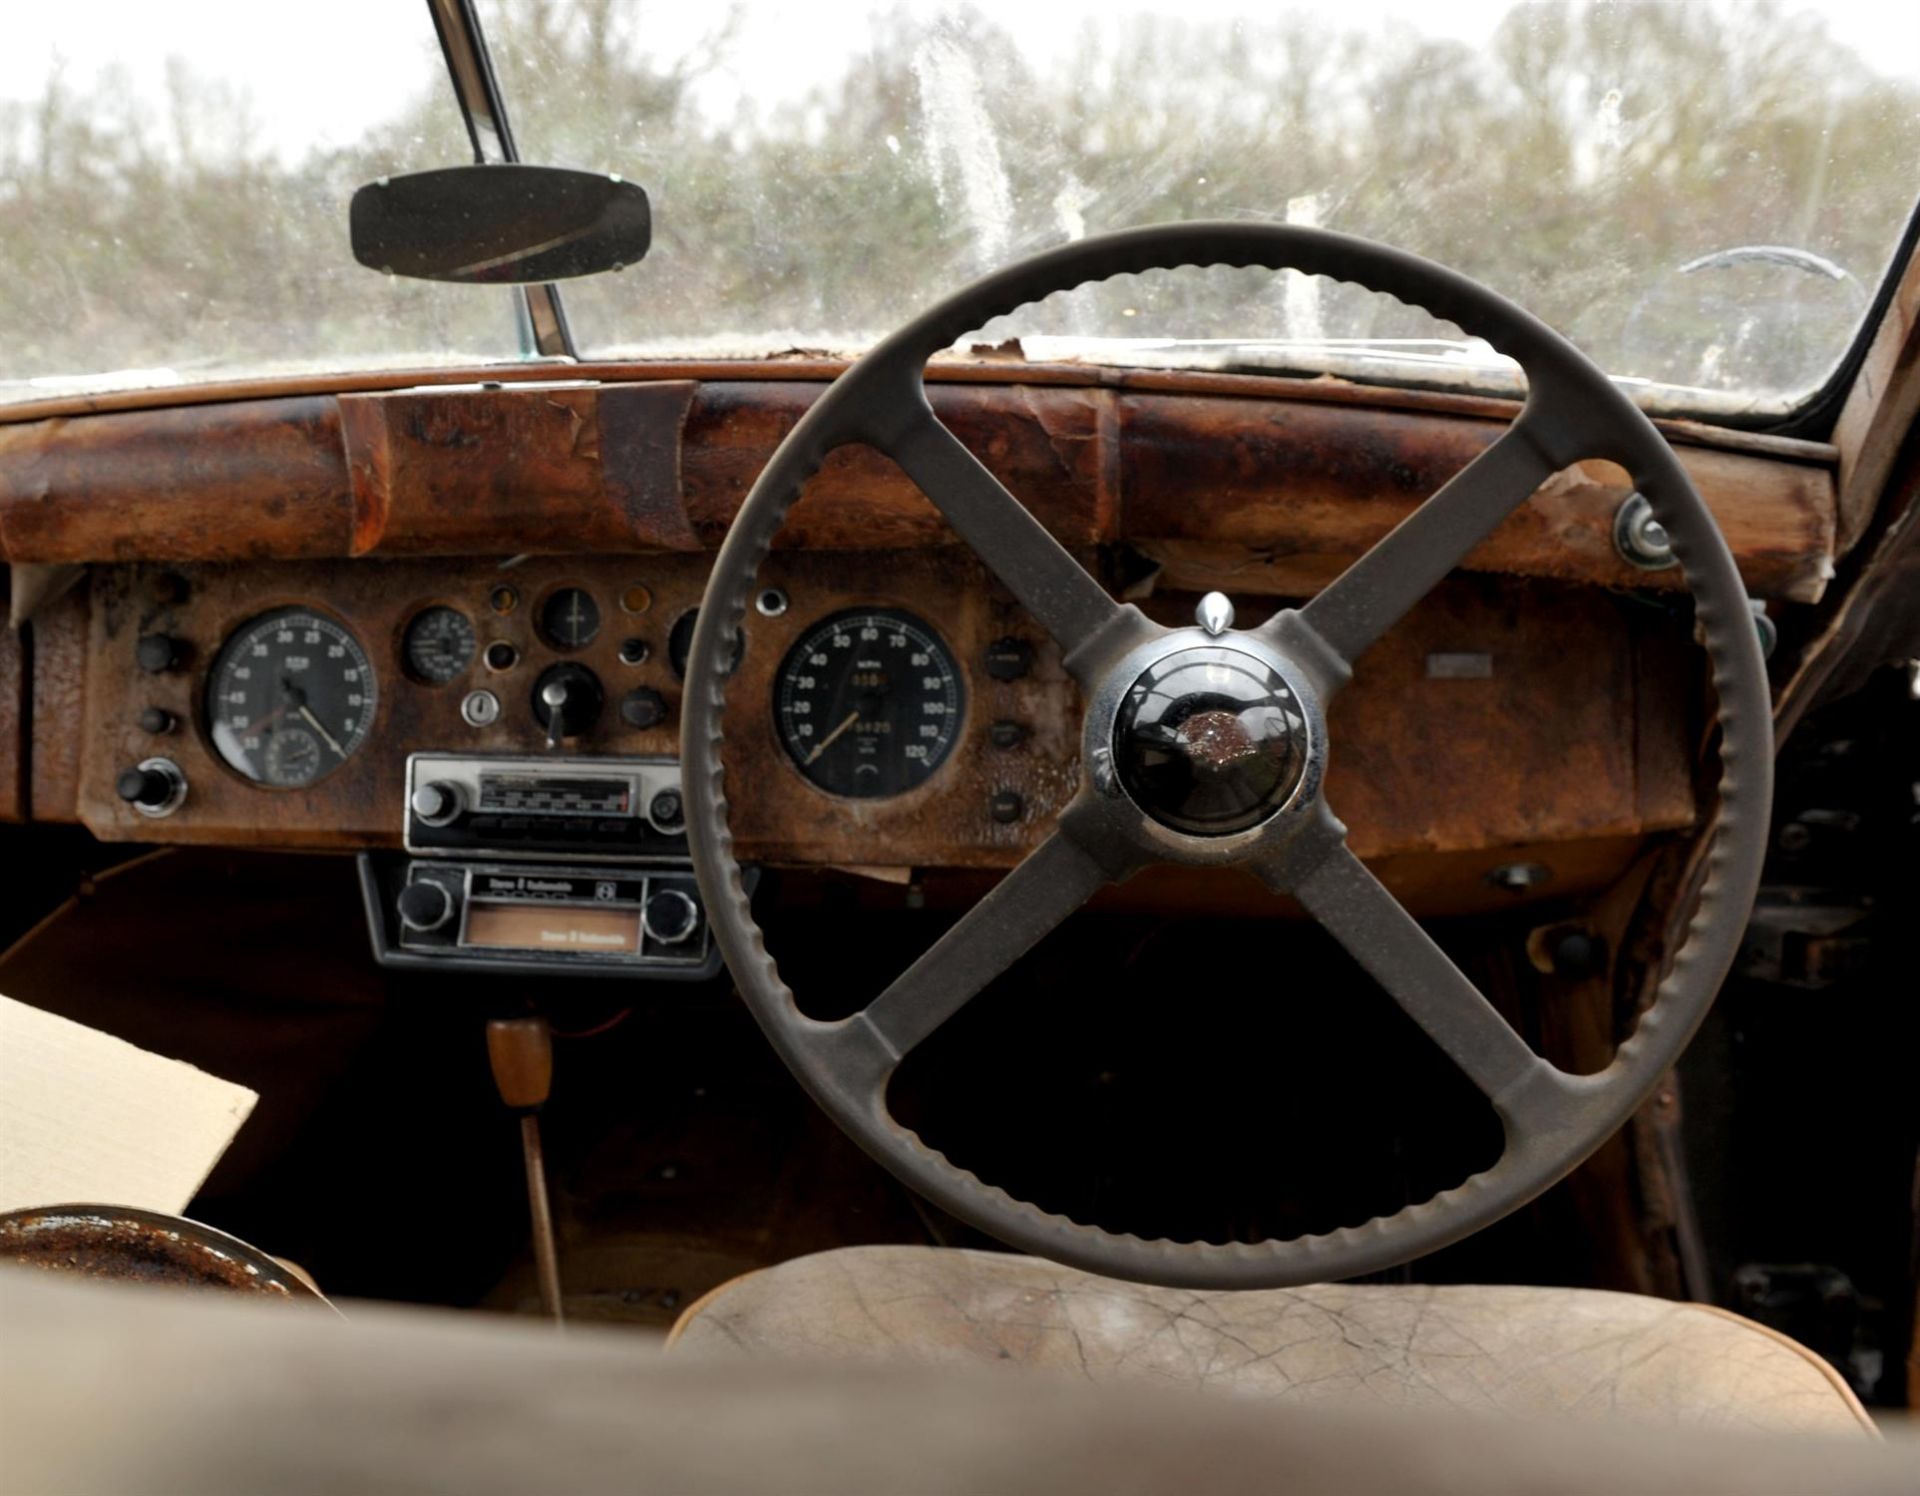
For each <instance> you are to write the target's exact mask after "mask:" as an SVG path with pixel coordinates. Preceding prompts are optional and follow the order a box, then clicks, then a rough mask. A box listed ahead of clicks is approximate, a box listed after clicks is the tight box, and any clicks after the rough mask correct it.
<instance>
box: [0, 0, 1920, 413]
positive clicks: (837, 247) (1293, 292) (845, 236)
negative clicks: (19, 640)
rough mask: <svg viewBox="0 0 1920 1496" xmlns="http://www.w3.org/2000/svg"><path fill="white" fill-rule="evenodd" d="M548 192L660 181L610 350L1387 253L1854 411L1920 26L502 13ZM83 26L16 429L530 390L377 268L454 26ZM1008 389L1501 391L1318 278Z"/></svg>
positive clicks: (25, 253)
mask: <svg viewBox="0 0 1920 1496" xmlns="http://www.w3.org/2000/svg"><path fill="white" fill-rule="evenodd" d="M479 11H480V15H481V17H482V19H483V21H484V23H485V25H486V28H487V32H488V36H489V39H490V42H491V46H492V51H493V55H494V61H495V64H496V67H497V70H498V72H499V74H500V80H501V83H502V87H503V90H504V93H505V95H506V98H507V102H508V105H509V108H510V111H511V113H512V116H513V119H514V124H515V130H516V134H517V135H518V137H519V144H520V147H521V153H522V155H523V156H524V157H525V158H526V159H529V160H543V161H551V162H554V163H557V164H562V165H572V166H585V167H593V168H599V169H605V170H609V171H616V172H619V173H621V174H622V175H624V176H626V177H628V178H630V179H632V180H635V181H638V182H640V183H642V184H643V185H644V186H645V187H646V189H647V191H648V192H649V194H650V195H651V197H652V199H653V204H654V248H653V251H652V253H651V255H650V256H649V257H648V258H647V259H646V260H645V261H644V262H642V263H641V264H639V265H636V266H633V267H630V268H629V269H628V270H626V271H625V272H623V273H621V274H619V275H617V276H610V277H603V278H600V279H596V280H591V281H576V282H572V283H570V284H569V285H568V286H567V287H566V295H567V299H568V308H569V311H570V313H571V318H572V323H573V328H574V332H575V335H576V338H577V340H578V341H579V343H580V345H581V351H582V352H583V353H584V354H587V355H590V356H637V357H658V356H673V355H682V354H692V355H705V356H739V357H763V356H768V355H780V354H784V353H789V352H795V351H801V352H809V351H826V352H835V353H841V352H853V351H857V350H859V349H860V348H862V347H864V346H866V345H868V344H869V343H870V342H871V341H872V340H873V339H874V338H875V337H877V336H878V335H880V334H881V333H883V332H885V331H886V330H888V329H890V328H892V327H894V326H897V325H898V324H899V323H901V322H903V321H905V320H906V319H907V318H909V317H911V316H913V315H914V314H915V313H916V312H918V311H919V310H921V309H922V308H924V307H925V306H926V305H927V304H928V303H929V302H931V301H933V300H934V299H936V298H937V297H939V296H941V295H943V294H945V293H947V292H948V291H950V290H952V289H953V288H955V287H956V286H958V285H959V284H961V283H963V282H964V281H966V280H968V279H969V278H971V277H973V276H975V275H977V274H979V273H981V272H982V271H984V270H986V269H988V268H990V267H992V266H995V265H998V264H1001V263H1004V262H1006V261H1007V260H1009V259H1011V258H1013V257H1015V256H1018V255H1021V254H1024V253H1027V252H1029V251H1032V250H1036V249H1039V248H1043V247H1045V246H1047V245H1050V244H1056V243H1059V242H1062V241H1064V240H1067V239H1070V238H1073V237H1076V236H1078V235H1081V234H1086V233H1094V232H1098V231H1101V230H1104V229H1110V228H1116V227H1122V226H1129V225H1136V224H1143V223H1152V222H1157V221H1164V220H1169V219H1176V218H1191V217H1199V216H1210V217H1230V218H1262V219H1274V220H1280V221H1288V222H1294V223H1303V224H1319V225H1322V226H1325V227H1328V228H1334V229H1340V230H1344V231H1347V232H1351V233H1358V234H1364V235H1369V236H1373V237H1376V238H1379V239H1382V240H1385V241H1387V242H1390V243H1394V244H1398V245H1401V246H1404V247H1406V248H1409V249H1412V250H1415V251H1418V252H1420V253H1423V254H1426V255H1429V256H1432V257H1434V258H1436V259H1439V260H1441V261H1443V262H1445V263H1448V264H1451V265H1454V266H1456V267H1458V268H1460V269H1462V270H1464V271H1466V272H1467V273H1468V274H1470V275H1474V276H1476V277H1478V278H1480V279H1482V280H1484V281H1486V282H1487V283H1488V284H1490V285H1491V286H1493V287H1494V288H1495V289H1496V290H1499V291H1501V292H1504V293H1505V294H1507V295H1509V296H1511V297H1513V298H1514V299H1516V300H1518V301H1519V302H1520V303H1521V304H1523V305H1525V306H1527V307H1529V308H1530V309H1531V310H1533V311H1535V312H1537V313H1538V314H1540V315H1541V316H1543V317H1544V318H1546V319H1547V320H1548V321H1549V322H1551V323H1553V324H1554V325H1556V326H1557V327H1559V328H1561V329H1562V330H1563V331H1565V332H1567V333H1568V334H1569V335H1571V336H1572V337H1573V338H1574V339H1575V340H1576V341H1577V342H1579V343H1580V344H1581V345H1582V346H1583V347H1584V348H1585V349H1586V350H1587V351H1588V352H1589V353H1591V354H1592V355H1593V356H1594V357H1595V358H1596V359H1597V360H1598V361H1599V362H1600V363H1601V364H1602V365H1603V366H1605V367H1606V368H1607V369H1609V370H1610V371H1611V372H1612V373H1614V374H1615V375H1616V376H1617V377H1620V378H1622V379H1623V380H1627V381H1629V382H1631V383H1632V384H1633V386H1634V387H1635V388H1636V389H1637V390H1638V391H1640V393H1641V395H1642V398H1643V399H1645V400H1646V401H1647V403H1649V404H1650V405H1653V406H1654V407H1656V408H1662V409H1677V410H1689V411H1697V412H1700V413H1702V414H1708V415H1713V416H1719V417H1725V418H1729V419H1737V420H1744V421H1749V422H1754V423H1763V422H1765V421H1767V420H1769V419H1773V418H1776V417H1777V416H1778V415H1780V414H1782V413H1784V412H1786V411H1788V410H1790V409H1791V408H1792V406H1793V405H1794V404H1795V403H1796V402H1797V401H1799V400H1800V399H1802V398H1803V397H1804V396H1805V395H1806V394H1807V393H1808V392H1809V391H1811V390H1813V389H1815V388H1816V387H1817V386H1819V385H1820V384H1821V383H1822V381H1823V380H1824V379H1825V378H1826V376H1827V374H1828V373H1829V371H1830V370H1831V369H1832V368H1833V366H1834V364H1835V362H1836V360H1837V359H1838V358H1839V357H1840V356H1841V354H1842V353H1843V351H1844V350H1845V348H1846V347H1847V345H1848V342H1849V340H1850V337H1851V335H1852V333H1853V330H1854V328H1855V327H1856V325H1857V323H1858V321H1859V319H1860V317H1861V315H1862V313H1863V312H1864V311H1865V309H1866V307H1867V304H1868V302H1869V300H1870V299H1871V296H1872V294H1873V290H1874V288H1875V286H1876V284H1877V283H1878V281H1879V279H1880V278H1881V276H1882V274H1883V272H1884V270H1885V267H1886V266H1887V264H1888V262H1889V259H1890V256H1891V254H1892V252H1893V250H1894V248H1895V246H1896V244H1897V242H1898V239H1899V236H1900V233H1901V229H1902V225H1903V222H1904V220H1905V217H1906V215H1907V213H1908V211H1909V209H1910V206H1911V203H1912V198H1913V194H1914V191H1915V187H1916V177H1915V173H1914V169H1913V162H1914V161H1915V160H1916V159H1920V20H1917V19H1915V17H1916V16H1920V11H1915V12H1914V15H1913V16H1909V15H1907V13H1906V11H1905V10H1903V9H1902V8H1899V7H1888V6H1885V5H1882V4H1879V3H1878V0H1823V3H1821V4H1819V5H1816V6H1812V7H1803V6H1799V5H1795V4H1792V3H1776V0H1725V3H1721V0H1615V3H1598V0H1533V3H1528V4H1520V5H1515V4H1512V3H1511V0H1439V3H1424V4H1416V3H1413V0H1338V3H1334V0H1320V3H1313V4H1305V5H1299V6H1294V7H1284V6H1282V7H1274V6H1270V5H1265V4H1256V3H1253V0H1237V3H1234V0H1185V3H1183V4H1181V5H1179V6H1169V5H1167V4H1165V3H1164V0H1149V3H1145V4H1142V3H1137V0H1049V3H1047V4H1045V5H1036V4H1034V3H1032V0H973V3H969V4H965V5H954V4H944V3H936V0H884V3H867V0H850V3H847V4H843V5H835V6H831V7H816V6H794V5H790V4H784V3H777V0H740V3H737V4H734V5H732V6H730V7H728V6H681V7H664V6H659V5H648V4H642V3H639V0H480V4H479ZM294 16H295V13H294V12H290V11H288V10H287V9H286V8H284V7H279V6H259V5H238V4H235V5H217V6H216V5H207V6H199V5H195V6H154V5H151V4H147V3H143V0H69V3H68V4H65V5H62V6H48V7H33V8H27V9H23V10H22V11H21V12H20V13H19V14H18V15H16V16H12V17H10V18H9V21H8V29H7V41H8V45H7V47H6V48H4V49H0V208H4V210H5V211H4V212H0V246H3V247H4V254H3V255H0V264H4V266H5V267H6V275H5V277H4V279H0V338H4V348H5V353H4V355H0V400H4V399H23V398H32V397H34V396H38V395H44V394H48V393H60V392H66V391H71V390H74V389H87V388H114V387H120V386H125V385H132V384H142V383H167V382H181V381H202V380H207V379H216V378H223V377H230V376H233V375H244V374H254V373H262V372H268V371H272V370H276V369H299V368H323V369H357V368H377V367H394V366H404V365H417V364H423V363H438V362H447V361H462V362H484V361H488V360H494V359H511V358H515V357H519V356H521V355H522V348H521V345H520V343H519V340H518V336H517V333H516V329H515V325H514V322H513V320H512V317H511V310H510V309H511V302H510V300H509V299H508V298H507V297H506V296H504V295H502V294H501V293H499V292H497V291H494V290H491V289H487V288H475V287H462V286H437V285H430V284H425V283H419V282H408V281H403V280H393V279H383V278H382V277H380V276H378V275H376V274H373V273H371V272H369V271H366V270H364V269H362V268H361V267H359V266H358V265H356V264H354V262H353V260H352V257H351V255H350V254H349V252H348V248H347V242H346V232H345V223H346V201H347V198H348V196H349V195H350V193H351V190H352V188H353V187H354V186H356V185H358V184H359V183H361V182H365V181H368V180H371V179H373V178H374V177H377V176H380V175H385V174H390V173H398V172H403V171H409V170H417V169H422V168H425V167H429V166H441V165H448V164H452V163H455V162H459V161H462V160H464V159H467V158H468V145H467V141H466V137H465V134H464V131H463V129H462V126H461V123H460V119H459V115H458V113H457V111H456V109H455V106H454V103H453V97H452V93H451V90H450V88H449V87H448V84H447V81H446V77H445V71H444V67H443V65H442V62H441V58H440V55H439V51H438V47H437V45H436V43H435V40H434V36H433V30H432V25H431V22H430V19H429V14H428V10H427V7H426V5H425V4H422V3H417V0H338V3H335V4H330V5H329V6H328V7H327V9H326V22H325V24H324V25H321V26H314V25H308V24H299V23H296V20H295V19H294ZM969 343H985V344H991V345H995V346H999V347H1001V349H1002V355H1003V356H1007V357H1013V356H1025V357H1027V358H1030V359H1042V358H1044V359H1069V358H1071V359H1090V360H1097V361H1103V362H1119V363H1147V364H1152V363H1161V364H1166V363H1171V364H1176V365H1192V366H1213V367H1235V368H1277V369H1284V370H1297V371H1301V372H1306V373H1314V372H1318V371H1332V372H1337V373H1343V374H1349V375H1354V376H1358V377H1363V378H1372V379H1380V380H1387V381H1399V382H1415V383H1428V384H1439V385H1443V386H1445V385H1455V386H1459V385H1465V386H1470V387H1488V388H1496V389H1497V388H1501V387H1503V386H1504V385H1505V384H1506V383H1507V382H1508V381H1509V379H1510V377H1511V375H1510V371H1508V370H1507V369H1506V368H1505V367H1504V366H1503V365H1502V364H1501V363H1500V362H1499V361H1497V360H1492V359H1490V358H1489V356H1488V354H1487V351H1486V350H1485V349H1484V348H1482V347H1478V346H1476V345H1474V344H1473V343H1471V342H1470V341H1468V340H1465V339H1463V338H1462V337H1461V335H1460V334H1459V332H1458V331H1457V330H1456V329H1453V328H1451V327H1449V326H1447V325H1445V324H1441V323H1436V322H1433V321H1431V320H1430V319H1427V318H1425V317H1424V316H1422V315H1420V314H1418V313H1415V312H1413V311H1411V310H1409V309H1406V308H1401V307H1397V306H1395V305H1393V304H1391V303H1388V302H1384V301H1382V300H1381V299H1379V298H1374V297H1368V296H1364V295H1362V294H1360V293H1359V292H1357V291H1355V290H1353V289H1351V288H1347V287H1337V286H1331V285H1328V284H1326V283H1324V282H1319V281H1311V280H1307V279H1305V278H1302V277H1299V276H1291V275H1288V276H1279V277H1274V276H1268V275H1266V274H1264V273H1255V272H1222V271H1211V272H1202V271H1198V270H1186V271H1179V272H1173V273H1168V274H1164V275H1155V276H1150V277H1144V278H1138V279H1132V278H1129V279H1127V280H1122V281H1115V282H1112V283H1110V284H1108V285H1106V286H1103V287H1098V288H1090V289H1088V290H1085V291H1081V292H1078V293H1075V294H1073V295H1068V296H1061V297H1056V298H1054V299H1053V300H1051V301H1049V302H1048V303H1046V304H1045V305H1043V306H1041V307H1038V308H1032V309H1029V310H1027V311H1025V312H1023V313H1020V314H1017V315H1016V316H1014V317H1011V318H1008V319H1004V320H1003V321H1002V322H1001V323H999V324H996V325H995V326H993V327H990V328H985V329H982V330H981V333H980V335H979V336H978V337H977V338H974V339H970V340H969Z"/></svg>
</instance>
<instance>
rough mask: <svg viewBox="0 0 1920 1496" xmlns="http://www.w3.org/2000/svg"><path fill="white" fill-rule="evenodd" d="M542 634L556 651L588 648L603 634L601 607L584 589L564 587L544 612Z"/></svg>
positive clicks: (542, 613) (541, 617) (551, 599)
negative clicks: (601, 631) (594, 637)
mask: <svg viewBox="0 0 1920 1496" xmlns="http://www.w3.org/2000/svg"><path fill="white" fill-rule="evenodd" d="M540 632H541V633H542V634H543V635H544V636H545V637H546V641H547V643H549V644H551V645H552V646H553V647H554V648H555V649H584V648H586V646H587V645H589V644H591V643H592V642H593V636H594V635H595V634H597V633H599V632H600V605H599V604H598V603H596V602H595V601H594V600H593V598H592V596H591V595H590V594H589V593H588V592H587V591H586V590H585V589H584V588H581V587H562V588H561V589H560V590H559V591H558V592H556V593H554V594H553V595H552V596H551V597H549V598H548V599H547V600H546V603H545V604H544V605H543V606H542V607H541V609H540Z"/></svg>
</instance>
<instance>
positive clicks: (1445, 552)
mask: <svg viewBox="0 0 1920 1496" xmlns="http://www.w3.org/2000/svg"><path fill="white" fill-rule="evenodd" d="M1558 466H1559V465H1558V464H1556V463H1555V462H1553V460H1552V459H1551V458H1550V457H1549V456H1548V455H1547V449H1546V447H1545V446H1544V445H1543V444H1542V443H1541V442H1540V441H1538V440H1537V439H1536V438H1535V435H1534V431H1533V428H1532V426H1531V424H1530V422H1529V419H1528V415H1527V414H1526V413H1525V412H1523V413H1522V414H1521V416H1520V418H1519V419H1518V420H1516V421H1515V422H1514V423H1513V424H1512V425H1511V426H1509V427H1508V428H1507V429H1506V431H1505V432H1503V433H1502V434H1501V435H1500V437H1499V439H1498V440H1496V441H1495V442H1494V443H1493V445H1492V446H1490V447H1488V448H1487V449H1486V450H1485V451H1484V452H1482V453H1481V454H1480V455H1479V456H1478V457H1476V458H1474V459H1473V461H1472V462H1470V463H1468V464H1467V465H1466V466H1465V467H1464V468H1462V469H1461V470H1460V471H1459V472H1457V473H1455V474H1454V475H1453V477H1452V478H1450V479H1448V480H1447V482H1446V483H1445V484H1443V485H1442V486H1441V487H1440V488H1439V489H1438V490H1437V491H1436V492H1435V493H1434V494H1433V495H1432V496H1431V497H1430V498H1428V499H1427V501H1426V502H1425V503H1423V504H1422V505H1421V506H1420V507H1419V508H1418V509H1416V510H1414V511H1413V513H1412V514H1410V515H1408V516H1407V517H1406V518H1405V519H1403V520H1402V521H1401V522H1400V523H1399V524H1398V525H1396V526H1394V528H1393V529H1392V530H1390V531H1388V532H1387V534H1385V535H1383V536H1382V537H1381V538H1380V539H1379V540H1378V541H1376V542H1375V543H1374V544H1373V546H1372V547H1371V548H1370V549H1369V550H1368V551H1367V552H1366V554H1365V555H1363V556H1361V558H1360V559H1359V560H1358V561H1356V562H1354V563H1353V565H1351V566H1349V567H1348V568H1347V569H1346V570H1345V571H1343V572H1342V573H1341V574H1340V575H1339V576H1337V577H1335V578H1334V579H1333V581H1331V582H1329V583H1328V584H1327V585H1326V586H1325V587H1324V588H1322V589H1321V590H1320V593H1319V595H1318V596H1317V597H1315V598H1314V599H1313V601H1312V602H1310V603H1308V604H1307V605H1306V606H1305V607H1304V608H1302V609H1300V610H1299V613H1298V614H1297V618H1298V621H1299V623H1301V624H1304V625H1305V626H1306V628H1307V629H1308V630H1310V631H1311V633H1312V634H1313V635H1314V636H1315V637H1316V638H1317V640H1318V641H1319V645H1320V647H1321V649H1323V650H1324V651H1325V652H1326V653H1327V654H1329V655H1331V656H1332V657H1333V658H1334V660H1335V661H1337V662H1338V663H1341V664H1344V665H1345V666H1346V668H1347V669H1348V670H1351V669H1352V667H1353V663H1354V661H1355V660H1357V659H1359V658H1360V656H1361V655H1362V654H1364V653H1365V652H1366V650H1367V648H1368V646H1370V645H1371V644H1373V643H1374V641H1376V640H1377V639H1378V638H1379V637H1380V636H1381V635H1382V634H1384V633H1385V632H1386V631H1387V630H1388V629H1390V628H1392V627H1393V625H1394V624H1396V623H1398V622H1399V621H1400V619H1401V618H1403V617H1405V616H1406V614H1407V612H1408V610H1409V609H1411V608H1412V607H1413V605H1414V604H1415V603H1417V602H1419V601H1420V599H1421V598H1423V597H1425V596H1426V595H1427V594H1428V593H1429V592H1431V591H1432V590H1433V589H1434V587H1435V586H1436V585H1437V584H1438V583H1439V582H1440V581H1441V580H1442V579H1443V578H1444V577H1445V576H1446V575H1447V573H1448V572H1450V571H1452V570H1453V569H1454V568H1455V567H1456V566H1458V565H1459V564H1460V563H1461V562H1462V561H1463V560H1465V559H1466V556H1467V553H1468V552H1469V551H1471V550H1472V549H1473V548H1474V547H1475V546H1477V545H1478V544H1479V543H1480V542H1481V541H1482V540H1485V539H1486V538H1487V536H1488V535H1490V534H1491V533H1492V532H1493V530H1494V528H1495V527H1496V526H1497V525H1498V524H1499V523H1500V521H1501V520H1503V519H1505V518H1506V517H1507V516H1508V515H1509V514H1511V513H1512V512H1513V511H1514V510H1515V509H1517V508H1519V507H1520V505H1521V504H1522V503H1523V502H1525V500H1526V499H1527V498H1528V497H1529V496H1531V495H1532V493H1533V492H1534V490H1535V489H1537V488H1539V486H1540V485H1541V484H1542V483H1544V482H1546V480H1547V479H1548V478H1550V477H1551V476H1553V474H1554V473H1555V472H1556V471H1557V470H1558ZM1287 616H1289V615H1286V614H1283V615H1279V617H1281V618H1283V617H1287ZM1266 627H1267V629H1268V630H1269V631H1270V632H1271V633H1273V634H1275V635H1276V636H1277V635H1278V634H1279V632H1280V631H1281V629H1282V627H1283V626H1282V625H1281V624H1280V622H1279V618H1276V620H1275V622H1273V623H1271V624H1268V625H1267V626H1266ZM1287 642H1296V641H1291V640H1289V641H1287ZM1329 673H1335V672H1329ZM1335 683H1336V684H1338V682H1335Z"/></svg>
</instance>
